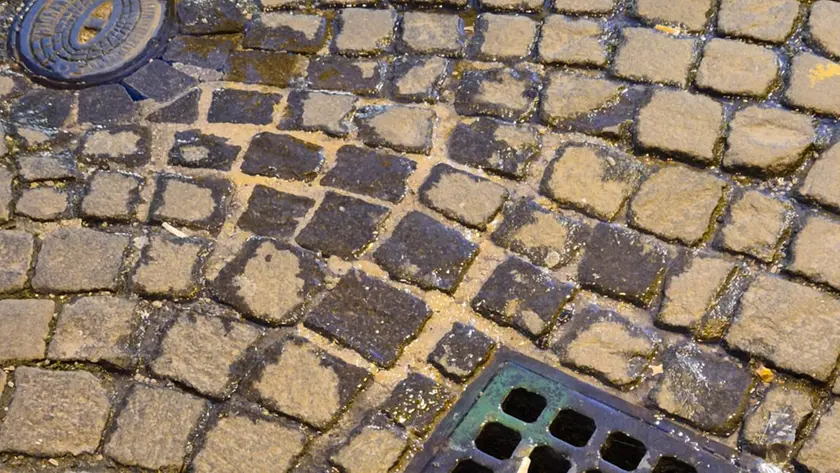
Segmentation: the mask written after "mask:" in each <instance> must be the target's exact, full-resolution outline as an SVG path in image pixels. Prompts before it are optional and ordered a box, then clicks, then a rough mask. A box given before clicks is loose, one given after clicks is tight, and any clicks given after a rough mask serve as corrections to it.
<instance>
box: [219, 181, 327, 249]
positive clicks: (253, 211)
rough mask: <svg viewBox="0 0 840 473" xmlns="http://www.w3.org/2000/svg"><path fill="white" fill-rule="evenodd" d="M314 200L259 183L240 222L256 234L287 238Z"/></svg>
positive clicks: (245, 228) (241, 226) (293, 231)
mask: <svg viewBox="0 0 840 473" xmlns="http://www.w3.org/2000/svg"><path fill="white" fill-rule="evenodd" d="M314 205H315V201H314V200H312V199H310V198H309V197H301V196H298V195H294V194H288V193H286V192H281V191H278V190H275V189H272V188H271V187H266V186H263V185H257V186H255V187H254V191H253V192H252V193H251V197H250V198H249V199H248V207H247V208H246V209H245V212H244V213H243V214H242V216H241V217H239V221H238V222H237V224H236V225H237V226H238V227H239V228H241V229H243V230H247V231H249V232H253V233H256V234H257V235H262V236H267V237H272V238H277V239H278V240H288V239H289V238H291V237H292V235H294V233H295V230H296V229H297V226H298V223H300V221H301V220H302V219H303V217H305V216H306V214H307V213H308V212H309V209H310V208H312V207H313V206H314Z"/></svg>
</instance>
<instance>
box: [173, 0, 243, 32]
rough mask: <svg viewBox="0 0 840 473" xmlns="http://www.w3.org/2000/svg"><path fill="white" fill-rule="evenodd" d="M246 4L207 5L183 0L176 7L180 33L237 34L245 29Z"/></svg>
mask: <svg viewBox="0 0 840 473" xmlns="http://www.w3.org/2000/svg"><path fill="white" fill-rule="evenodd" d="M248 9H249V4H248V2H240V1H237V0H221V1H219V2H215V3H213V4H208V3H207V2H204V1H202V0H185V1H183V2H179V3H178V5H177V9H176V11H177V13H178V19H179V20H180V22H181V32H182V33H186V34H210V33H238V32H241V31H243V30H244V29H245V21H246V18H247V16H248V13H249V12H248Z"/></svg>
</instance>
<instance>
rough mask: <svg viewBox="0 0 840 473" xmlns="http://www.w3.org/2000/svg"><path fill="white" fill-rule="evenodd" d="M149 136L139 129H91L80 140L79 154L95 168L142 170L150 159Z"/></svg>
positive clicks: (122, 127)
mask: <svg viewBox="0 0 840 473" xmlns="http://www.w3.org/2000/svg"><path fill="white" fill-rule="evenodd" d="M151 141H152V134H151V132H150V130H149V129H148V128H146V127H143V126H138V125H122V126H114V127H110V128H105V129H101V130H100V129H92V130H90V131H88V132H87V133H86V134H85V136H84V137H83V138H82V141H81V144H80V145H79V149H78V153H79V155H81V156H82V157H83V158H85V159H86V160H88V161H91V162H93V163H94V164H104V165H112V164H118V165H123V166H130V167H135V166H144V165H146V164H147V163H148V162H149V160H150V159H151V157H152V153H151V148H150V147H151Z"/></svg>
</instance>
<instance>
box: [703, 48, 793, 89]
mask: <svg viewBox="0 0 840 473" xmlns="http://www.w3.org/2000/svg"><path fill="white" fill-rule="evenodd" d="M778 79H779V58H778V57H777V56H776V53H774V52H773V50H772V49H770V48H766V47H764V46H757V45H754V44H747V43H744V42H741V41H734V40H728V39H719V38H715V39H712V40H711V41H709V43H707V44H706V47H705V49H704V51H703V60H702V61H701V62H700V68H699V69H698V70H697V79H696V80H697V85H698V86H699V87H703V88H706V89H711V90H714V91H716V92H720V93H722V94H735V95H751V96H755V97H763V96H765V95H767V94H768V93H770V90H771V89H772V88H773V86H775V85H776V81H777V80H778Z"/></svg>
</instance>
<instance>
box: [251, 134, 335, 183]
mask: <svg viewBox="0 0 840 473" xmlns="http://www.w3.org/2000/svg"><path fill="white" fill-rule="evenodd" d="M323 164H324V149H323V148H322V147H320V146H318V145H316V144H314V143H310V142H308V141H303V140H301V139H298V138H295V137H294V136H291V135H282V134H277V133H269V132H263V133H259V134H257V135H255V136H254V138H252V139H251V144H250V145H249V146H248V151H246V152H245V158H244V161H243V162H242V172H244V173H245V174H251V175H257V176H267V177H276V178H278V179H288V180H293V181H311V180H312V179H315V176H317V175H318V171H319V170H320V169H321V166H322V165H323Z"/></svg>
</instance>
